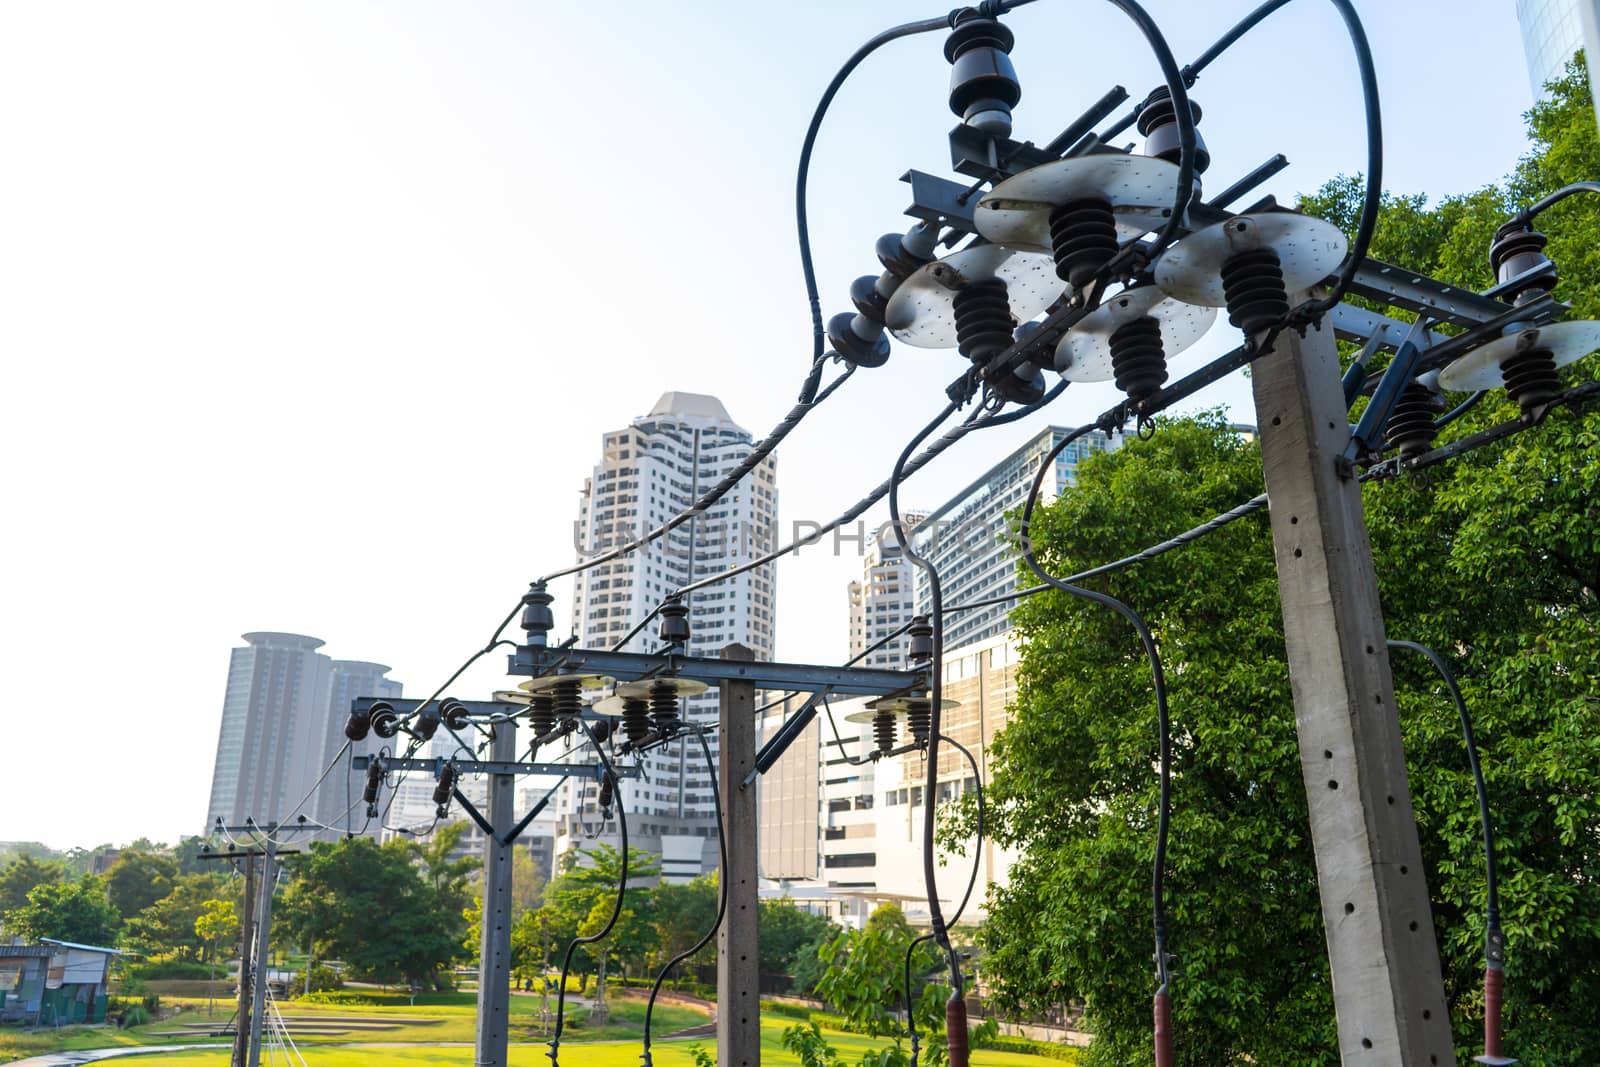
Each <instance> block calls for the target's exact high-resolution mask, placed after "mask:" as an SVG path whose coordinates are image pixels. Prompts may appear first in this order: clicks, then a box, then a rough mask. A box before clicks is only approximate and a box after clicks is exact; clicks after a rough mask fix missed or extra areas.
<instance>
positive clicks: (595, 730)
mask: <svg viewBox="0 0 1600 1067" xmlns="http://www.w3.org/2000/svg"><path fill="white" fill-rule="evenodd" d="M589 732H590V733H591V734H593V735H594V740H595V744H597V745H603V744H605V743H606V742H607V741H609V740H611V723H610V722H607V721H605V720H602V721H600V722H597V723H595V724H594V725H593V726H591V727H590V728H589Z"/></svg>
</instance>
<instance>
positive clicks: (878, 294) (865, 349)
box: [828, 222, 939, 367]
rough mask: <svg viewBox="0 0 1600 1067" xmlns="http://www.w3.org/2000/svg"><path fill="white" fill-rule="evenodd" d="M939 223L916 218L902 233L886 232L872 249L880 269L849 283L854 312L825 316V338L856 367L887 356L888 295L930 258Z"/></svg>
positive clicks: (877, 364)
mask: <svg viewBox="0 0 1600 1067" xmlns="http://www.w3.org/2000/svg"><path fill="white" fill-rule="evenodd" d="M938 243H939V227H938V225H937V224H935V223H930V222H919V223H917V225H915V226H913V227H912V228H911V229H910V231H909V232H907V233H904V234H899V233H886V234H884V235H883V236H882V237H880V238H878V243H877V246H876V248H875V251H876V252H877V255H878V262H879V263H881V264H882V265H883V273H882V274H879V275H878V276H877V277H875V278H874V277H873V276H872V275H870V274H867V275H862V276H861V277H859V278H857V279H856V280H855V281H854V282H852V283H850V302H851V303H853V304H854V305H855V306H856V310H855V313H854V314H852V313H851V312H848V311H842V312H840V313H839V314H837V315H835V316H833V318H831V319H829V320H828V341H829V343H830V344H832V345H833V347H834V350H835V351H836V352H837V353H838V355H839V356H840V357H841V358H843V359H844V360H845V361H846V362H849V363H852V364H854V365H855V366H858V367H881V366H883V364H884V363H885V362H887V360H888V359H889V339H888V338H887V337H885V336H884V334H883V330H884V324H885V323H886V322H887V321H888V314H889V311H888V308H889V298H890V297H892V296H894V294H895V290H897V289H898V288H899V287H900V283H901V282H902V281H904V280H905V279H906V278H907V277H909V276H910V275H911V274H912V273H914V272H915V271H917V270H918V269H919V268H921V267H922V266H923V265H924V264H926V263H928V262H931V261H932V259H933V250H934V248H935V247H936V246H937V245H938Z"/></svg>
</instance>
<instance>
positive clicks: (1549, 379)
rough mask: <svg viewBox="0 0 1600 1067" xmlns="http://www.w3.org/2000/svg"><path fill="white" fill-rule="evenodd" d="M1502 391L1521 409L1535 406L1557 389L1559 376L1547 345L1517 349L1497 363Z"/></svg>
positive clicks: (1558, 390) (1553, 394)
mask: <svg viewBox="0 0 1600 1067" xmlns="http://www.w3.org/2000/svg"><path fill="white" fill-rule="evenodd" d="M1500 374H1501V376H1502V377H1504V378H1505V381H1506V393H1507V394H1508V395H1509V396H1510V397H1511V399H1512V400H1515V401H1516V402H1517V406H1518V407H1520V408H1522V410H1523V411H1529V410H1531V409H1533V408H1536V407H1538V406H1539V405H1540V404H1543V403H1545V402H1547V401H1548V400H1550V399H1551V398H1552V397H1554V396H1555V395H1556V394H1557V393H1559V392H1561V376H1560V375H1559V374H1557V373H1556V357H1555V356H1554V355H1552V354H1551V352H1550V350H1549V349H1548V348H1534V349H1530V350H1528V351H1526V352H1518V353H1517V354H1516V355H1514V356H1512V357H1510V358H1509V359H1507V360H1505V361H1504V362H1503V363H1501V364H1500Z"/></svg>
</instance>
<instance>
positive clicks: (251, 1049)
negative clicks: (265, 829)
mask: <svg viewBox="0 0 1600 1067" xmlns="http://www.w3.org/2000/svg"><path fill="white" fill-rule="evenodd" d="M223 829H225V830H227V831H228V832H229V833H255V832H257V831H259V830H260V829H261V828H260V827H257V826H230V827H223ZM296 854H298V850H296V849H275V848H274V847H273V845H272V843H271V842H270V841H269V842H268V843H267V845H266V846H265V847H262V848H243V849H235V850H230V851H228V852H202V853H201V854H200V855H199V857H198V858H199V859H202V860H235V859H242V860H244V914H243V915H242V916H240V921H239V1001H238V1006H237V1008H236V1009H235V1010H234V1017H233V1053H232V1056H231V1057H230V1059H229V1067H252V1065H254V1064H256V1063H258V1062H259V1061H260V1055H261V1041H260V1039H261V1025H260V1014H259V1013H260V1011H261V1006H262V1005H263V1004H264V999H263V998H264V994H265V991H266V989H265V986H264V985H263V984H262V983H263V982H264V981H265V978H262V980H261V981H257V980H255V978H254V975H255V973H256V970H257V962H256V961H257V960H260V959H263V958H264V957H265V955H266V948H265V946H266V943H267V938H268V936H269V935H270V933H271V928H272V878H273V874H274V869H275V867H274V865H275V861H276V858H277V857H278V856H292V855H296ZM258 858H260V859H261V860H262V861H263V862H264V863H265V865H266V870H265V871H264V872H263V874H262V884H263V886H264V887H265V890H266V891H265V892H264V893H262V894H261V896H262V897H263V898H265V902H266V907H265V918H264V919H261V920H259V921H258V919H257V913H258V912H260V911H262V907H261V903H260V902H259V901H258V900H257V897H256V860H257V859H258ZM258 930H259V931H260V935H261V936H260V937H259V938H258V937H257V936H256V935H257V931H258ZM258 942H259V947H258ZM247 1016H248V1017H249V1018H250V1020H251V1021H250V1025H249V1026H248V1027H247V1026H246V1025H245V1018H246V1017H247Z"/></svg>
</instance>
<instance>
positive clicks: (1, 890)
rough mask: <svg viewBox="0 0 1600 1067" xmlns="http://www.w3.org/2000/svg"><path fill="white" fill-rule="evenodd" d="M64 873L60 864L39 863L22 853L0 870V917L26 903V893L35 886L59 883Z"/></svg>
mask: <svg viewBox="0 0 1600 1067" xmlns="http://www.w3.org/2000/svg"><path fill="white" fill-rule="evenodd" d="M65 877H66V871H65V870H64V869H63V868H62V866H61V864H60V863H57V862H55V861H52V860H45V861H40V860H37V859H35V858H34V857H33V856H32V855H31V854H29V853H23V854H21V855H20V856H18V857H17V858H16V859H13V860H12V861H11V862H10V863H8V864H6V865H5V867H4V868H3V869H0V915H4V914H5V913H6V912H8V911H11V910H12V909H13V908H20V907H22V906H23V905H24V904H26V903H27V902H28V893H29V892H31V891H32V889H33V887H34V886H36V885H44V884H45V883H47V882H49V883H55V882H60V881H62V880H63V879H64V878H65Z"/></svg>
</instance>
